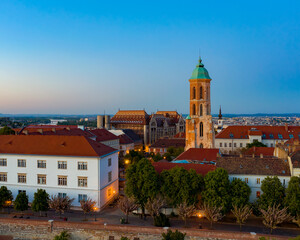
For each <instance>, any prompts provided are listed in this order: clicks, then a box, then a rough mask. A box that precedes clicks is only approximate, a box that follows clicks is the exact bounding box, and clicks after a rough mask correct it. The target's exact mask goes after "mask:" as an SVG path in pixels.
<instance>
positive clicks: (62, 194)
mask: <svg viewBox="0 0 300 240" xmlns="http://www.w3.org/2000/svg"><path fill="white" fill-rule="evenodd" d="M66 196H67V194H66V193H61V192H59V193H58V197H59V198H65V197H66Z"/></svg>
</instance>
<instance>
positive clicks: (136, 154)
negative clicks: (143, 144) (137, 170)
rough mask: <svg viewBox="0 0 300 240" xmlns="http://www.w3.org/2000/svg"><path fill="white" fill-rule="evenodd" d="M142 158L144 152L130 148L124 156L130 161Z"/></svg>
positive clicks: (135, 161)
mask: <svg viewBox="0 0 300 240" xmlns="http://www.w3.org/2000/svg"><path fill="white" fill-rule="evenodd" d="M142 158H144V154H143V153H142V152H140V151H135V150H130V151H129V153H127V154H126V155H125V156H124V159H128V160H130V162H131V163H137V162H139V161H140V160H141V159H142Z"/></svg>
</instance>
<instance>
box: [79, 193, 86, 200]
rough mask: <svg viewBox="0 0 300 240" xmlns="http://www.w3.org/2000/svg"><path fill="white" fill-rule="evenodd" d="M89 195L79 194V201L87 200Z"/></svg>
mask: <svg viewBox="0 0 300 240" xmlns="http://www.w3.org/2000/svg"><path fill="white" fill-rule="evenodd" d="M86 200H87V195H86V194H78V202H80V201H86Z"/></svg>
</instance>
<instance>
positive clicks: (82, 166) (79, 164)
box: [78, 162, 87, 170]
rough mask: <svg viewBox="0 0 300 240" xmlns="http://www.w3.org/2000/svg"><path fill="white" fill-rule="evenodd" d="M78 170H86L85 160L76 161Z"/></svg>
mask: <svg viewBox="0 0 300 240" xmlns="http://www.w3.org/2000/svg"><path fill="white" fill-rule="evenodd" d="M78 170H87V162H78Z"/></svg>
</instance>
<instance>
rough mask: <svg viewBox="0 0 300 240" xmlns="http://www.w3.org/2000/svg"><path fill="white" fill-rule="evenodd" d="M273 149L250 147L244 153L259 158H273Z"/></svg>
mask: <svg viewBox="0 0 300 240" xmlns="http://www.w3.org/2000/svg"><path fill="white" fill-rule="evenodd" d="M274 150H275V148H273V147H252V148H250V149H248V150H247V151H245V152H244V154H245V155H251V156H253V155H254V156H256V157H257V156H259V157H273V156H274Z"/></svg>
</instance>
